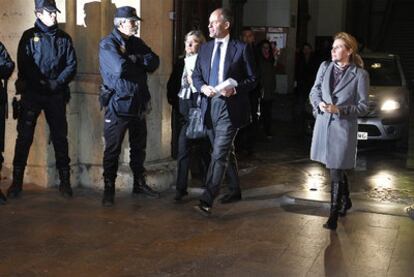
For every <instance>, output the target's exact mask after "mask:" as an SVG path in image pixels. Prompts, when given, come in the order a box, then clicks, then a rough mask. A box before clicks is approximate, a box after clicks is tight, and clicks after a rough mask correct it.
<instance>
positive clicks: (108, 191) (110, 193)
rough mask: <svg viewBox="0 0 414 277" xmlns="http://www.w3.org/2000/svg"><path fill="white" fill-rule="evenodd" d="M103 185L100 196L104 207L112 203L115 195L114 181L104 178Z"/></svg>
mask: <svg viewBox="0 0 414 277" xmlns="http://www.w3.org/2000/svg"><path fill="white" fill-rule="evenodd" d="M104 183H105V187H104V193H103V198H102V205H103V206H104V207H111V206H113V205H114V197H115V181H114V180H111V179H109V178H105V179H104Z"/></svg>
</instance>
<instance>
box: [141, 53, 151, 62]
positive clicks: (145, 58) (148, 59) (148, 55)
mask: <svg viewBox="0 0 414 277" xmlns="http://www.w3.org/2000/svg"><path fill="white" fill-rule="evenodd" d="M151 59H152V54H151V53H148V54H145V55H144V56H143V60H144V64H145V65H148V64H149V63H150V62H151Z"/></svg>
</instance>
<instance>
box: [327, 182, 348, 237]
mask: <svg viewBox="0 0 414 277" xmlns="http://www.w3.org/2000/svg"><path fill="white" fill-rule="evenodd" d="M342 186H343V183H342V182H332V183H331V211H330V214H329V218H328V221H327V222H326V223H325V224H324V225H323V227H324V228H326V229H330V230H336V227H337V221H338V212H339V210H340V208H341V200H342Z"/></svg>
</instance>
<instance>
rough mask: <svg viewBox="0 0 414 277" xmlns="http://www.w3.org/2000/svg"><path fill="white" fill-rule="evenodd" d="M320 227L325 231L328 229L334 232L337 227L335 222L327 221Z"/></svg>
mask: <svg viewBox="0 0 414 277" xmlns="http://www.w3.org/2000/svg"><path fill="white" fill-rule="evenodd" d="M322 226H323V228H325V229H329V230H332V231H335V230H336V228H337V227H338V223H337V222H336V221H330V220H329V219H328V221H327V222H326V223H325V224H324V225H322Z"/></svg>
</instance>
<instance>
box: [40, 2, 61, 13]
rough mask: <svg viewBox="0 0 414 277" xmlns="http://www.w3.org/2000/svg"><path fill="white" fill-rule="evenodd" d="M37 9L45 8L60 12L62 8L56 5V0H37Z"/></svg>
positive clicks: (49, 10)
mask: <svg viewBox="0 0 414 277" xmlns="http://www.w3.org/2000/svg"><path fill="white" fill-rule="evenodd" d="M35 9H36V10H40V9H45V10H47V11H48V12H56V11H57V12H60V10H59V9H58V8H57V7H56V2H55V0H35Z"/></svg>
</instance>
